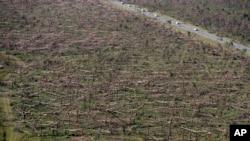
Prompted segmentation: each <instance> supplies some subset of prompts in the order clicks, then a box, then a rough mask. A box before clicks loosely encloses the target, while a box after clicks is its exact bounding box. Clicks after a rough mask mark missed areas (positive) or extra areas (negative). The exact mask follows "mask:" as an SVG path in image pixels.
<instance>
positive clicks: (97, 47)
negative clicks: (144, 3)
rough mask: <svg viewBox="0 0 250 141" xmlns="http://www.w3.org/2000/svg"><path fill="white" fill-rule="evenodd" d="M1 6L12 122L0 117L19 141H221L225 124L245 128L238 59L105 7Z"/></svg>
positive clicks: (246, 63) (246, 76)
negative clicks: (17, 135)
mask: <svg viewBox="0 0 250 141" xmlns="http://www.w3.org/2000/svg"><path fill="white" fill-rule="evenodd" d="M0 6H1V7H0V24H1V25H0V35H1V40H0V53H1V60H0V63H1V64H0V65H1V70H0V73H1V75H0V76H1V78H0V85H1V87H3V89H1V92H2V93H4V95H3V96H6V97H9V98H10V99H11V103H10V105H11V107H12V113H13V116H14V118H13V119H7V118H6V117H2V116H0V117H1V118H3V120H1V121H4V123H3V124H6V125H9V126H14V128H15V129H14V130H15V132H19V133H20V134H22V136H21V139H20V140H62V139H64V140H66V138H70V139H72V140H138V141H139V140H180V141H186V140H189V141H191V140H192V141H195V140H206V141H209V140H228V135H229V130H228V128H229V125H230V124H233V123H234V124H249V123H250V113H249V106H250V105H249V104H250V103H249V102H250V95H249V94H250V93H249V92H250V83H249V81H250V58H249V56H247V55H246V53H245V52H242V51H239V50H236V49H234V48H232V47H229V46H224V45H220V44H218V45H214V44H213V45H210V44H209V43H204V42H202V41H199V40H197V39H195V38H191V37H189V36H188V35H186V34H183V33H180V32H178V31H176V30H174V29H172V28H171V27H168V26H167V25H163V24H161V23H157V22H156V21H155V20H153V19H150V18H146V17H141V16H140V15H137V14H135V13H133V12H127V11H125V10H123V9H119V8H117V7H114V6H113V5H111V4H109V3H107V2H106V1H104V0H95V1H90V0H82V1H80V0H73V1H36V2H35V1H34V2H29V1H27V2H19V1H14V0H13V1H12V4H11V3H10V2H9V1H0ZM0 131H1V130H0ZM4 133H5V135H4V134H2V136H1V137H2V138H6V134H8V132H7V133H6V132H4ZM1 137H0V139H1ZM38 137H39V139H38Z"/></svg>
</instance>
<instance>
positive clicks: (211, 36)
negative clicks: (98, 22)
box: [109, 0, 250, 52]
mask: <svg viewBox="0 0 250 141" xmlns="http://www.w3.org/2000/svg"><path fill="white" fill-rule="evenodd" d="M109 1H111V2H112V3H114V4H116V5H119V6H122V7H124V8H126V9H127V10H130V11H135V12H138V13H141V14H144V15H146V16H148V17H151V18H156V19H158V20H160V21H162V22H165V23H169V24H171V25H172V26H175V27H178V28H181V29H184V30H186V31H190V32H192V33H196V34H198V35H201V36H203V37H206V38H209V39H212V40H214V41H217V42H219V43H224V44H228V43H230V42H231V41H230V40H229V39H225V38H222V37H218V36H216V35H214V34H211V33H208V32H205V31H202V30H199V28H197V27H194V26H193V27H192V26H189V25H186V24H184V23H182V22H179V21H173V20H170V19H167V18H165V17H161V16H159V15H157V14H156V13H153V12H148V11H146V10H143V9H140V8H138V7H136V6H135V5H131V4H126V3H123V2H121V1H119V0H109ZM232 45H233V46H234V47H235V48H238V49H240V50H244V49H245V50H246V51H247V52H250V48H249V47H247V46H244V45H241V44H239V43H236V42H232Z"/></svg>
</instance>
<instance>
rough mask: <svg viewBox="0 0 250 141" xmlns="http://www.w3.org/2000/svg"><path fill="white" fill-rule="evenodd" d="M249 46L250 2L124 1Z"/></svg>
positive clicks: (230, 0)
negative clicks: (190, 23)
mask: <svg viewBox="0 0 250 141" xmlns="http://www.w3.org/2000/svg"><path fill="white" fill-rule="evenodd" d="M124 1H125V2H126V3H133V4H137V5H140V6H143V7H147V8H148V9H149V10H153V11H160V12H161V13H164V14H167V15H169V16H173V17H175V18H177V19H180V20H183V21H187V22H192V23H193V24H195V25H198V26H201V27H204V28H206V29H208V30H210V31H212V32H216V33H218V34H219V35H222V36H229V37H232V38H233V39H236V40H239V41H241V42H244V43H245V44H249V43H250V36H249V35H250V1H249V0H240V1H239V0H198V1H197V0H150V1H148V0H124Z"/></svg>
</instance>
